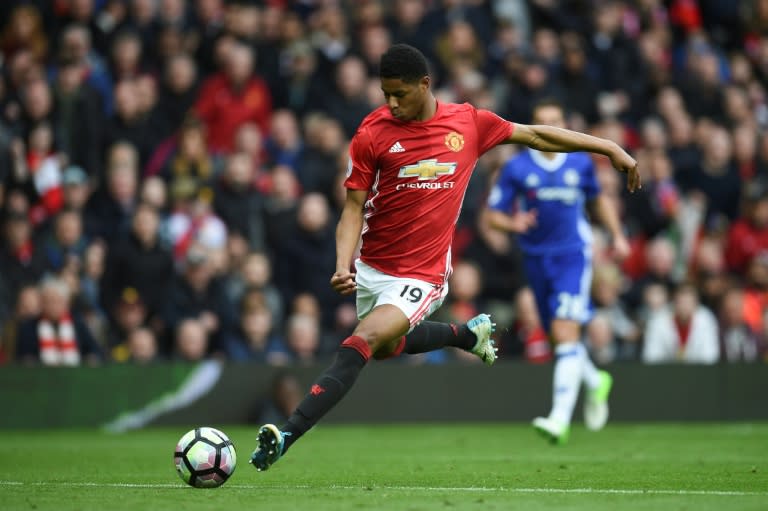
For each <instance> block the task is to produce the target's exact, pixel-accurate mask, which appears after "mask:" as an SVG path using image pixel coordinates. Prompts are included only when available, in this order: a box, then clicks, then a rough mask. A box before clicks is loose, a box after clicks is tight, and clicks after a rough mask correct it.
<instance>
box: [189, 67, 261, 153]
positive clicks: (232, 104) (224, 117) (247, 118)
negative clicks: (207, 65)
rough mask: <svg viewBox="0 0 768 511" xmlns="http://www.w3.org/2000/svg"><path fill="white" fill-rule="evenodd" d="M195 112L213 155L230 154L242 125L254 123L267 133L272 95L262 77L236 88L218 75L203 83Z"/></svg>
mask: <svg viewBox="0 0 768 511" xmlns="http://www.w3.org/2000/svg"><path fill="white" fill-rule="evenodd" d="M194 110H195V114H197V116H198V117H200V119H201V120H202V121H203V122H204V123H205V125H206V129H207V134H208V148H209V149H210V150H211V151H213V152H229V151H231V150H232V149H233V148H234V145H235V133H236V132H237V129H238V128H239V127H240V126H241V125H243V124H245V123H247V122H255V123H256V124H258V125H259V128H260V129H261V130H262V133H267V131H268V128H269V119H270V117H271V115H272V96H271V95H270V92H269V88H268V87H267V83H266V82H265V81H264V80H262V79H261V78H258V77H252V78H250V79H249V80H248V81H247V82H246V83H245V85H244V86H243V87H241V88H240V89H237V88H235V87H234V86H233V85H232V83H231V82H230V80H229V79H228V78H227V77H226V76H225V75H224V74H222V73H219V74H216V75H214V76H212V77H210V78H208V79H207V80H206V81H205V82H204V83H203V86H202V88H201V89H200V95H199V96H198V99H197V103H196V104H195V108H194Z"/></svg>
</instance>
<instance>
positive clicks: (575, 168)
mask: <svg viewBox="0 0 768 511" xmlns="http://www.w3.org/2000/svg"><path fill="white" fill-rule="evenodd" d="M598 193H600V185H599V184H598V182H597V178H596V176H595V168H594V166H593V164H592V159H591V158H590V156H589V155H588V154H586V153H557V154H556V155H555V158H554V159H552V160H548V159H547V158H545V157H544V155H543V154H541V153H540V152H538V151H535V150H533V149H528V150H527V151H524V152H522V153H521V154H519V155H517V156H515V157H514V158H512V159H510V160H509V161H508V162H507V163H506V164H505V165H504V167H502V169H501V173H500V175H499V179H498V180H497V182H496V185H495V186H494V187H493V189H492V190H491V194H490V196H489V197H488V205H489V206H490V207H491V208H492V209H496V210H499V211H502V212H504V213H508V214H511V213H512V212H514V211H515V210H523V211H529V210H532V209H535V210H536V211H537V217H536V226H535V227H532V228H531V229H529V230H528V231H527V232H526V233H524V234H520V235H519V237H518V241H519V243H520V247H521V248H522V249H523V251H524V252H525V253H526V254H554V253H562V252H567V251H573V250H582V249H584V248H586V247H588V246H590V245H591V244H592V231H591V229H590V226H589V222H588V221H587V218H586V216H585V212H584V204H585V201H587V200H590V199H592V198H594V197H595V196H597V194H598Z"/></svg>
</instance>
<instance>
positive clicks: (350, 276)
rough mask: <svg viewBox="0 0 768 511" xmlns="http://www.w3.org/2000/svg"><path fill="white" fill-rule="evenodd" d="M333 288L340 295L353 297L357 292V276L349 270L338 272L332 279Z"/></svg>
mask: <svg viewBox="0 0 768 511" xmlns="http://www.w3.org/2000/svg"><path fill="white" fill-rule="evenodd" d="M331 287H332V288H333V289H334V290H335V291H336V292H337V293H339V294H342V295H345V296H346V295H351V294H352V293H354V292H355V291H356V290H357V283H356V282H355V274H354V273H352V272H351V271H349V270H340V271H336V273H334V274H333V276H332V277H331Z"/></svg>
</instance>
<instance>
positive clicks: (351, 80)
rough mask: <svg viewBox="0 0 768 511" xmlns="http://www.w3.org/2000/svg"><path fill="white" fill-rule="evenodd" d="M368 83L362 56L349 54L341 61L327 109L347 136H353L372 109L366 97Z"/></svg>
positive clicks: (337, 68)
mask: <svg viewBox="0 0 768 511" xmlns="http://www.w3.org/2000/svg"><path fill="white" fill-rule="evenodd" d="M367 84H368V82H367V73H366V69H365V64H364V63H363V61H362V59H361V58H360V57H357V56H348V57H345V58H343V59H342V60H341V61H340V62H339V64H338V66H337V67H336V93H335V94H330V95H329V96H330V97H329V98H328V99H327V100H326V107H325V110H326V111H327V112H328V115H330V116H331V117H332V118H333V119H335V120H337V121H338V122H339V123H341V127H342V129H343V130H344V135H346V137H347V138H352V136H353V135H354V134H355V132H356V131H357V127H358V126H359V125H360V122H361V121H362V120H363V118H364V117H365V116H366V115H368V114H369V113H370V112H371V110H372V108H371V105H370V104H369V103H368V99H367V97H366V90H365V88H366V86H367Z"/></svg>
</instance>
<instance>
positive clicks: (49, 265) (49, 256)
mask: <svg viewBox="0 0 768 511" xmlns="http://www.w3.org/2000/svg"><path fill="white" fill-rule="evenodd" d="M87 247H88V239H87V238H86V237H85V233H84V232H83V217H82V213H81V212H79V211H75V210H64V211H62V212H61V213H59V214H58V215H56V218H55V219H54V222H53V228H52V229H51V232H50V233H49V234H48V235H46V236H45V237H44V238H43V239H42V240H41V243H39V244H37V246H36V247H35V254H34V257H35V259H37V260H38V261H39V263H38V264H39V267H40V268H42V269H43V271H48V272H59V271H61V270H63V269H64V268H66V267H69V268H70V269H74V271H75V272H76V273H77V272H79V270H80V268H81V265H82V262H83V259H84V257H85V250H86V248H87Z"/></svg>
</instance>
